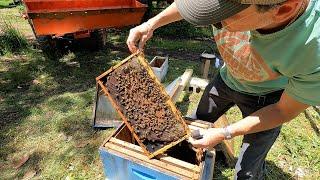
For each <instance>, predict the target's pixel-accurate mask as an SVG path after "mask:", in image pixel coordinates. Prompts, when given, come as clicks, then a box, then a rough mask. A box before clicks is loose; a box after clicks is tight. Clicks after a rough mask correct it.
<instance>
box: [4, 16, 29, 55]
mask: <svg viewBox="0 0 320 180" xmlns="http://www.w3.org/2000/svg"><path fill="white" fill-rule="evenodd" d="M0 29H1V31H2V34H1V35H0V54H1V55H4V54H8V53H9V54H12V53H17V52H21V51H24V50H26V49H27V48H28V42H27V39H26V38H25V37H24V36H23V35H22V34H21V32H20V31H19V30H18V29H16V28H15V27H13V26H12V24H11V23H9V22H3V23H2V24H1V26H0Z"/></svg>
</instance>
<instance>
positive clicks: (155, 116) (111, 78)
mask: <svg viewBox="0 0 320 180" xmlns="http://www.w3.org/2000/svg"><path fill="white" fill-rule="evenodd" d="M132 66H137V69H139V70H142V71H141V72H140V73H142V72H144V73H145V74H144V76H145V78H147V79H148V78H149V79H148V83H147V84H152V89H153V91H152V92H151V91H150V92H149V91H148V93H146V92H145V90H144V87H143V86H141V85H140V84H141V83H142V82H143V81H142V80H143V79H144V77H142V78H140V79H137V78H136V79H135V81H134V82H135V84H134V88H135V89H134V90H133V89H132V88H133V86H132V85H130V83H131V82H130V81H129V79H130V78H131V79H132V77H129V76H128V77H127V78H124V77H121V78H120V77H119V76H117V74H121V75H122V76H125V74H123V73H126V72H125V70H126V68H127V67H132ZM127 73H129V72H127ZM133 76H134V75H133ZM134 78H135V77H134ZM96 80H97V83H98V84H99V86H100V87H101V88H102V90H103V91H104V93H105V94H106V96H107V97H108V98H109V99H110V102H111V103H112V105H113V106H114V107H115V109H116V110H117V112H118V113H119V115H120V117H121V118H122V120H123V121H124V122H125V123H126V125H127V126H128V129H129V130H130V131H131V132H132V135H133V137H134V138H135V139H136V141H137V143H138V144H139V145H140V146H141V148H142V150H143V151H144V152H145V154H147V155H148V157H149V158H152V157H154V156H156V155H159V154H162V153H163V152H165V151H166V150H168V149H169V148H171V147H173V146H175V145H176V144H178V143H180V142H181V141H183V140H185V139H186V138H187V137H189V136H190V130H189V128H188V126H187V125H186V123H185V122H184V120H183V119H182V117H181V113H180V112H179V111H178V110H177V109H176V107H175V105H174V104H173V103H172V101H171V98H170V97H169V96H168V94H167V93H166V91H165V89H164V87H163V86H162V85H161V83H160V82H159V80H158V79H157V77H156V76H155V74H154V73H153V71H152V69H151V67H150V66H149V64H148V63H147V61H146V60H145V59H144V56H143V54H142V53H140V52H138V53H135V54H133V55H131V56H129V57H128V58H126V59H125V60H123V61H122V62H121V63H119V64H117V65H116V66H114V67H112V68H110V69H109V70H108V71H106V72H105V73H103V74H102V75H100V76H99V77H97V78H96ZM126 80H127V81H126ZM121 81H124V83H126V86H127V85H128V87H123V85H121V87H118V86H120V84H117V82H121ZM138 86H139V87H138ZM115 88H118V89H122V90H121V91H124V90H123V88H129V89H125V92H130V93H131V91H137V93H138V94H140V95H141V98H134V99H142V100H144V101H143V102H142V101H140V100H134V99H132V97H131V95H132V94H131V95H130V94H129V95H126V94H125V93H122V94H117V93H116V91H115ZM119 91H120V90H119ZM119 91H117V92H119ZM154 92H157V93H159V96H158V97H157V99H154V97H153V96H151V95H150V96H148V95H149V94H150V93H151V94H153V95H154V94H155V93H154ZM141 93H142V94H141ZM143 93H145V95H147V96H142V95H143ZM133 95H137V94H133ZM126 98H129V100H126V102H124V100H123V99H126ZM130 98H131V100H130ZM159 99H160V100H159ZM127 101H128V102H127ZM139 102H141V103H142V104H143V105H145V104H144V103H146V106H147V107H146V108H145V109H142V108H141V107H143V105H141V104H138V103H139ZM150 103H151V104H150ZM157 103H160V104H159V107H158V108H159V110H156V111H151V110H150V111H145V110H146V109H148V107H150V108H152V107H151V106H152V104H157ZM124 104H125V105H124ZM150 105H151V106H150ZM160 105H163V106H160ZM137 107H139V108H140V109H136V108H137ZM161 108H162V109H161ZM142 111H144V113H146V114H143V113H140V112H142ZM133 112H135V113H133ZM159 112H165V113H160V114H159ZM135 115H137V116H135ZM142 115H143V116H142ZM164 115H165V116H164ZM166 116H170V117H171V118H169V117H166ZM163 119H166V120H165V121H163ZM158 121H159V122H158ZM160 121H161V122H163V123H165V126H164V127H162V126H161V128H164V130H161V131H159V130H156V131H154V129H153V128H154V127H157V126H159V125H158V123H160ZM146 122H147V124H144V123H146ZM142 124H144V125H142ZM174 133H176V134H174Z"/></svg>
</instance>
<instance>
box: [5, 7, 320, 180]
mask: <svg viewBox="0 0 320 180" xmlns="http://www.w3.org/2000/svg"><path fill="white" fill-rule="evenodd" d="M8 12H15V13H16V12H18V10H17V8H12V9H2V11H0V13H4V14H7V15H8V16H6V17H8V18H9V19H10V17H12V16H11V14H10V13H8ZM16 19H17V22H19V23H14V24H19V26H21V28H22V29H25V30H23V31H21V32H22V33H23V34H25V33H27V34H28V33H30V31H27V28H26V27H28V26H29V25H28V24H27V22H26V21H24V20H21V19H18V18H16ZM13 21H15V20H13ZM19 30H20V29H19ZM127 33H128V30H127V29H126V30H122V31H120V32H119V31H118V32H117V31H112V32H110V33H109V36H108V38H109V47H106V48H104V49H102V50H100V51H97V52H90V51H84V50H78V51H74V52H69V53H67V54H65V55H64V56H63V57H61V58H60V59H56V60H53V59H47V57H46V56H44V54H43V53H42V52H41V51H40V50H38V49H31V48H28V49H27V50H26V51H23V52H17V53H14V54H5V55H4V56H0V89H1V91H0V117H1V120H0V144H1V148H0V177H1V179H22V177H23V176H24V175H25V173H27V172H29V171H30V170H35V171H36V172H37V174H36V175H35V178H36V179H65V178H70V179H104V174H103V170H102V164H101V161H100V158H99V154H98V148H99V146H100V145H101V144H102V142H103V140H104V139H105V138H106V137H107V136H108V135H109V134H110V133H111V132H113V129H109V130H105V131H97V130H94V129H93V128H92V122H91V118H92V108H93V103H94V93H95V77H96V76H98V75H100V74H101V73H102V72H104V71H106V70H107V69H108V68H110V67H111V66H112V65H115V64H116V63H117V62H119V61H120V60H122V59H124V58H125V57H126V56H128V55H129V53H128V51H127V48H126V46H125V43H124V40H125V39H126V36H127ZM206 45H207V43H205V42H202V41H198V40H194V38H190V37H188V38H182V39H173V38H165V37H162V35H160V34H159V35H157V36H156V37H155V39H154V40H152V41H150V42H149V44H148V48H147V49H146V55H147V57H148V59H149V60H150V59H151V58H152V57H153V55H154V54H157V53H159V52H163V53H165V54H169V57H170V61H169V71H168V75H167V77H166V79H165V84H168V83H169V82H171V81H173V80H174V79H175V78H177V77H178V76H180V75H181V74H182V73H183V72H184V71H185V69H186V68H192V69H194V75H195V76H200V75H201V73H200V64H199V62H197V61H195V60H196V59H194V58H193V57H189V55H191V54H194V55H195V57H198V54H199V53H201V52H202V51H203V49H205V46H206ZM177 52H180V53H179V54H177ZM200 97H201V93H199V94H196V93H194V94H188V93H185V92H184V93H183V94H182V95H181V97H180V99H179V101H178V102H177V107H178V108H179V109H180V110H181V112H182V113H183V114H184V115H186V114H190V113H191V112H192V111H193V110H194V108H196V103H197V101H198V100H199V98H200ZM308 111H309V112H310V113H311V114H312V119H316V121H314V123H316V125H318V124H319V121H317V120H319V119H320V118H319V114H318V113H317V112H316V111H314V110H313V109H311V108H310V109H309V110H308ZM227 117H228V118H229V120H230V121H232V122H234V121H237V120H239V119H241V113H240V111H239V109H238V108H237V107H233V108H231V109H230V110H229V111H228V112H227ZM311 122H313V121H311V120H308V119H307V118H306V116H305V115H304V114H300V115H299V116H298V117H297V118H296V119H295V120H293V121H292V122H290V123H288V124H286V125H284V127H283V130H282V133H281V134H280V137H279V139H278V140H277V141H276V143H275V145H274V147H273V148H272V150H271V151H270V153H269V155H268V157H267V169H268V178H267V179H294V178H296V176H295V171H296V170H297V169H299V168H300V169H302V171H303V172H305V176H304V178H303V179H319V178H320V159H319V158H320V151H319V149H320V147H319V146H320V140H319V139H320V138H319V136H318V135H317V134H316V133H315V131H314V129H313V127H314V124H312V123H311ZM318 126H319V125H318ZM235 144H236V148H235V150H236V152H237V153H238V152H239V146H240V144H241V137H237V138H235ZM24 155H29V160H28V161H27V162H26V163H25V164H24V165H23V166H22V167H20V168H19V169H15V168H14V167H13V166H14V162H16V161H17V160H19V159H20V158H21V156H24ZM233 173H234V170H233V169H232V168H228V167H225V165H223V162H222V161H217V163H216V166H215V175H214V176H215V179H232V177H233Z"/></svg>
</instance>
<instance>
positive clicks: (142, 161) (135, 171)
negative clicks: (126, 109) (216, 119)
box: [99, 121, 216, 180]
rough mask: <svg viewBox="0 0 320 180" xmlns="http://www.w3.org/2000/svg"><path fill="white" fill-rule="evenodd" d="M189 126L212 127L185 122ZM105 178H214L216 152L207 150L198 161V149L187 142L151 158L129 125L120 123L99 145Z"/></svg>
mask: <svg viewBox="0 0 320 180" xmlns="http://www.w3.org/2000/svg"><path fill="white" fill-rule="evenodd" d="M186 122H187V124H188V126H189V127H190V129H192V130H196V129H199V130H200V131H202V130H205V129H208V128H210V127H211V126H208V125H207V124H202V123H201V122H200V123H199V122H192V121H186ZM99 152H100V157H101V160H102V163H103V169H104V172H105V175H106V179H110V180H113V179H127V180H137V179H141V180H146V179H165V180H177V179H188V180H191V179H198V180H208V179H212V177H213V171H214V164H215V157H216V152H215V149H212V150H210V151H209V150H206V151H205V152H204V153H203V158H202V159H201V160H200V161H198V160H197V157H196V152H195V151H193V150H192V149H191V148H190V146H188V143H186V141H183V142H181V143H179V144H178V145H177V146H175V147H173V148H170V149H169V150H168V151H166V152H165V153H164V154H162V155H159V156H157V158H153V159H149V158H148V156H146V155H145V154H144V151H143V150H142V148H141V147H140V146H138V145H137V142H136V141H135V138H133V136H132V133H131V132H130V131H129V129H128V127H127V126H125V124H123V125H122V126H120V127H119V128H118V129H117V130H116V131H115V132H114V133H113V134H112V135H111V136H110V137H109V138H107V139H106V140H105V142H104V143H103V144H102V145H101V147H100V148H99Z"/></svg>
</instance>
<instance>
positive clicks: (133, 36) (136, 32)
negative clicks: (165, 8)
mask: <svg viewBox="0 0 320 180" xmlns="http://www.w3.org/2000/svg"><path fill="white" fill-rule="evenodd" d="M153 31H154V30H153V29H152V27H151V24H149V23H148V22H145V23H143V24H141V25H139V26H137V27H135V28H132V29H131V30H130V33H129V36H128V39H127V45H128V48H129V50H130V51H131V53H135V52H136V51H137V50H138V49H140V50H143V47H144V45H145V44H146V42H147V40H149V39H150V38H151V37H152V35H153ZM138 43H139V44H138ZM137 44H138V47H137Z"/></svg>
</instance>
